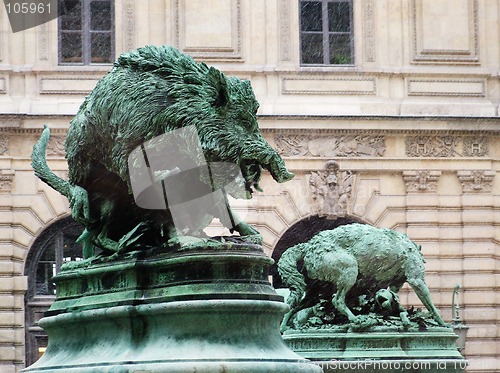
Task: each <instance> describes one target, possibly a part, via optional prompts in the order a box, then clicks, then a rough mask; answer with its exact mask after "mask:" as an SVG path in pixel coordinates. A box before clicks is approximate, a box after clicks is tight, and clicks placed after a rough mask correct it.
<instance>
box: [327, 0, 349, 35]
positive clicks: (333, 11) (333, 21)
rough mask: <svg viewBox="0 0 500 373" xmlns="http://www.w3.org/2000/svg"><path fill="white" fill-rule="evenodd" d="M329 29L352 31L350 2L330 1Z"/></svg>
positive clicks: (333, 30)
mask: <svg viewBox="0 0 500 373" xmlns="http://www.w3.org/2000/svg"><path fill="white" fill-rule="evenodd" d="M328 30H329V31H332V32H349V31H351V15H350V11H349V3H348V2H340V3H339V2H335V3H328Z"/></svg>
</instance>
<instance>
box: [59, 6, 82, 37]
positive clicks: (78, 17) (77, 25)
mask: <svg viewBox="0 0 500 373" xmlns="http://www.w3.org/2000/svg"><path fill="white" fill-rule="evenodd" d="M59 6H60V7H61V8H60V12H59V14H61V16H60V17H61V29H62V30H81V29H82V4H81V2H80V1H61V2H60V3H59Z"/></svg>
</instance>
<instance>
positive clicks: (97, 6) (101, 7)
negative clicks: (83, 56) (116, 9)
mask: <svg viewBox="0 0 500 373" xmlns="http://www.w3.org/2000/svg"><path fill="white" fill-rule="evenodd" d="M90 29H91V31H110V30H111V3H110V2H109V1H92V2H91V3H90Z"/></svg>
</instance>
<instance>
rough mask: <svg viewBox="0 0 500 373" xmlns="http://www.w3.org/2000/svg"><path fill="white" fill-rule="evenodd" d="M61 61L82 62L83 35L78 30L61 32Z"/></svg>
mask: <svg viewBox="0 0 500 373" xmlns="http://www.w3.org/2000/svg"><path fill="white" fill-rule="evenodd" d="M60 47H61V62H66V63H81V62H82V35H81V34H80V33H77V32H62V33H61V44H60Z"/></svg>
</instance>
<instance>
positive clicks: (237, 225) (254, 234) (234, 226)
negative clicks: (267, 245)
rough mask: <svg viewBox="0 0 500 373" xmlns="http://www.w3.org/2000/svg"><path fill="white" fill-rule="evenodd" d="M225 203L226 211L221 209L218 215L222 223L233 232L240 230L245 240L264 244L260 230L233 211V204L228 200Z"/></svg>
mask: <svg viewBox="0 0 500 373" xmlns="http://www.w3.org/2000/svg"><path fill="white" fill-rule="evenodd" d="M225 199H226V203H225V204H224V205H225V206H224V207H225V210H226V211H221V212H220V213H219V216H217V217H218V218H219V219H220V221H221V223H222V224H223V225H224V226H225V227H227V228H229V231H230V232H231V233H233V232H234V231H236V232H238V233H239V234H240V236H241V238H243V240H244V241H247V242H251V243H256V244H259V245H260V244H262V235H261V234H260V232H259V231H258V230H257V229H255V228H254V227H252V226H251V225H250V224H248V223H246V222H244V221H243V220H242V219H241V218H240V217H239V216H238V214H237V213H236V212H235V211H233V209H232V208H231V206H230V205H229V202H228V201H227V197H226V198H225Z"/></svg>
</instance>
